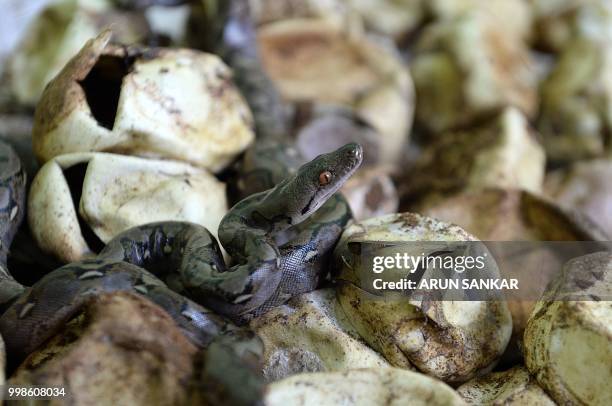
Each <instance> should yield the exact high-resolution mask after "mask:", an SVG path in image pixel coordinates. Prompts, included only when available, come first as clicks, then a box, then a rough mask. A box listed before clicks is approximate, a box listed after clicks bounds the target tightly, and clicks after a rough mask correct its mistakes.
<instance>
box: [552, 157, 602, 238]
mask: <svg viewBox="0 0 612 406" xmlns="http://www.w3.org/2000/svg"><path fill="white" fill-rule="evenodd" d="M610 179H612V161H610V160H604V159H599V160H592V161H580V162H576V163H574V164H573V165H572V166H571V167H569V168H566V169H558V170H556V171H553V172H550V173H549V174H547V175H546V181H545V183H544V192H545V194H546V195H547V196H548V197H550V199H551V200H554V201H555V202H557V203H558V204H560V205H561V206H564V207H568V208H571V209H575V210H578V211H580V212H582V213H585V214H586V215H587V216H589V217H590V218H591V219H592V220H593V221H594V222H596V223H597V224H599V225H600V226H601V228H602V229H603V230H604V231H605V232H606V234H608V235H610V236H612V184H611V183H610Z"/></svg>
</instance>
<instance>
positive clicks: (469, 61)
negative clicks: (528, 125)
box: [410, 13, 538, 136]
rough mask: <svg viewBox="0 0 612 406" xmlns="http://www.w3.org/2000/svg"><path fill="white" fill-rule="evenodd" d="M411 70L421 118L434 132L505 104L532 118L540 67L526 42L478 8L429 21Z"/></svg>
mask: <svg viewBox="0 0 612 406" xmlns="http://www.w3.org/2000/svg"><path fill="white" fill-rule="evenodd" d="M410 71H411V73H412V78H413V79H414V84H415V88H416V95H417V96H416V97H417V100H418V103H417V104H416V118H417V122H418V123H419V124H420V125H422V126H423V128H425V129H426V130H428V131H429V132H431V134H433V135H434V136H435V135H437V134H439V133H440V132H442V131H445V130H450V129H457V128H466V127H469V126H470V125H472V124H473V123H474V122H476V121H478V120H480V119H482V118H483V117H489V116H490V115H491V114H492V113H495V112H496V111H499V110H500V109H503V108H504V107H508V106H514V107H517V108H518V109H519V110H521V112H523V114H525V115H526V116H527V117H528V118H531V117H533V115H534V114H535V112H536V109H537V105H538V97H537V92H536V90H535V89H536V87H537V86H536V85H537V71H536V69H534V61H533V60H532V57H531V55H530V53H529V51H528V48H527V45H526V44H525V42H524V41H522V40H521V39H520V38H516V37H514V36H512V35H508V34H507V33H505V32H504V31H503V30H502V29H501V28H500V27H499V26H496V25H495V24H492V22H491V21H490V20H487V19H483V18H482V17H481V16H480V15H479V14H478V13H465V14H461V15H459V16H457V17H456V18H451V19H448V20H440V21H438V22H436V23H434V24H430V25H428V26H426V27H425V29H424V32H423V34H422V35H421V36H420V37H419V41H418V43H417V44H416V47H415V52H414V58H413V59H412V62H411V64H410Z"/></svg>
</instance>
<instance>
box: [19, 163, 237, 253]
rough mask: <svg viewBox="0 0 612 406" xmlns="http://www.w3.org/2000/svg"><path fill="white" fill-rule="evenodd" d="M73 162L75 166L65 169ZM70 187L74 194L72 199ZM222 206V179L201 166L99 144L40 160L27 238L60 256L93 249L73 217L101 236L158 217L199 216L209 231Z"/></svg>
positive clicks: (190, 218) (195, 218)
mask: <svg viewBox="0 0 612 406" xmlns="http://www.w3.org/2000/svg"><path fill="white" fill-rule="evenodd" d="M79 166H81V170H80V171H79V172H78V173H76V174H75V173H74V172H72V171H73V170H74V169H75V168H78V167H79ZM83 166H84V167H83ZM77 170H78V169H77ZM81 177H82V178H81ZM70 183H72V185H70ZM75 183H76V184H75ZM72 193H76V195H75V196H79V195H80V200H79V201H74V200H73V199H74V197H73V195H72ZM226 211H227V201H226V196H225V185H224V184H223V183H221V182H219V181H218V180H217V179H216V178H215V177H214V176H212V175H211V174H210V173H208V172H207V171H206V170H204V169H200V168H197V167H194V166H191V165H188V164H186V163H183V162H176V161H161V160H154V159H144V158H138V157H131V156H125V155H117V154H107V153H101V152H92V153H76V154H66V155H60V156H58V157H56V158H54V159H52V160H51V161H49V162H47V163H46V164H45V165H44V166H43V167H42V168H41V169H40V171H39V172H38V174H37V175H36V177H35V178H34V180H33V181H32V187H31V189H30V194H29V197H28V221H29V224H30V229H31V231H32V235H33V237H34V239H35V240H36V242H37V243H38V244H39V245H40V247H41V248H42V249H43V250H44V251H46V252H49V253H52V254H54V255H55V256H57V257H58V258H59V259H61V260H62V261H64V262H73V261H77V260H79V259H82V258H83V257H84V256H87V255H91V254H92V251H93V249H94V247H91V246H90V245H89V244H88V242H87V241H86V239H85V237H84V234H83V231H84V230H82V227H81V225H80V224H79V219H80V220H82V221H84V223H85V224H86V225H87V226H88V227H90V228H91V230H92V231H93V232H94V233H95V235H96V236H97V238H99V239H100V240H101V241H102V242H103V243H107V242H108V241H109V240H110V239H111V238H113V237H114V236H115V235H117V234H118V233H120V232H121V231H124V230H126V229H128V228H130V227H133V226H136V225H141V224H146V223H150V222H153V221H163V220H177V221H190V222H193V223H198V224H202V225H203V226H205V227H206V228H208V229H209V230H210V231H211V232H212V233H214V234H215V235H216V232H217V228H218V226H219V222H220V221H221V218H222V217H223V216H224V215H225V213H226Z"/></svg>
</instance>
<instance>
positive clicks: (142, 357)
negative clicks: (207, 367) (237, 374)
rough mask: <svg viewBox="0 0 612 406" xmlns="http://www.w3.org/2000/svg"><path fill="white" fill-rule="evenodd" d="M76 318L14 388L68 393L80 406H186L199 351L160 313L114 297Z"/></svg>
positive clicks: (30, 361)
mask: <svg viewBox="0 0 612 406" xmlns="http://www.w3.org/2000/svg"><path fill="white" fill-rule="evenodd" d="M79 310H80V311H79V312H78V313H77V315H76V316H75V317H74V318H73V319H72V320H71V321H69V322H68V323H67V324H66V326H65V327H64V328H63V330H62V331H60V332H59V333H58V334H57V335H56V336H54V337H53V338H51V339H50V340H48V341H47V342H46V343H45V345H44V346H43V347H41V348H39V349H37V350H36V351H35V352H33V353H32V354H30V356H29V357H28V358H27V359H26V360H25V361H24V362H23V363H22V364H21V366H20V367H19V368H18V369H17V370H16V371H15V373H14V374H13V376H12V377H11V379H10V380H9V382H10V384H11V385H17V386H26V385H27V386H33V385H40V386H54V387H60V386H61V387H65V388H66V391H70V397H71V402H73V403H74V404H79V405H95V404H109V405H110V404H126V405H143V406H144V405H147V406H149V405H170V404H188V403H189V402H188V400H189V397H190V389H191V388H190V387H189V385H188V382H189V381H190V379H192V378H193V376H194V375H195V373H194V366H193V363H194V358H195V356H196V353H197V348H196V347H195V346H194V345H193V344H192V343H191V342H190V341H189V340H188V339H187V338H186V337H185V336H184V334H183V333H182V332H181V330H180V329H179V328H178V326H177V325H176V323H175V321H174V320H173V319H172V318H171V317H170V316H169V315H168V314H167V313H166V312H165V311H164V310H163V309H161V308H160V307H158V306H157V305H156V304H154V303H153V302H151V301H150V300H149V299H147V298H144V297H142V296H140V295H136V294H133V293H128V292H116V293H110V294H108V293H107V294H102V295H99V296H96V297H94V298H93V299H92V300H90V301H88V302H87V303H85V304H84V306H83V307H82V308H81V309H79ZM51 403H52V404H53V402H51ZM59 403H61V402H59Z"/></svg>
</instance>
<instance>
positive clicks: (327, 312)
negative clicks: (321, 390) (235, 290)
mask: <svg viewBox="0 0 612 406" xmlns="http://www.w3.org/2000/svg"><path fill="white" fill-rule="evenodd" d="M250 327H251V329H252V330H253V331H255V333H256V334H257V335H258V336H259V337H260V338H261V339H262V341H263V343H264V348H265V352H264V361H263V373H264V376H265V377H266V379H268V380H269V381H276V380H279V379H282V378H285V377H287V376H290V375H295V374H298V373H302V372H332V371H346V370H349V369H356V368H380V367H385V366H388V363H387V362H386V361H385V359H384V358H383V357H382V356H381V355H379V354H378V353H377V352H375V351H374V350H372V349H371V348H370V347H368V346H367V345H366V344H365V343H364V342H363V340H362V339H361V338H360V337H359V335H358V334H357V332H356V331H355V330H354V328H353V327H352V326H351V324H350V323H349V321H348V320H347V318H346V316H345V315H344V311H343V310H342V308H341V307H340V303H338V301H337V299H336V293H335V292H334V290H333V289H320V290H315V291H313V292H310V293H306V294H303V295H301V296H297V297H295V298H293V299H292V300H290V301H289V302H288V303H287V304H284V305H282V306H279V307H276V308H274V309H272V310H271V311H269V312H268V313H266V314H264V315H263V316H260V317H259V318H257V319H255V320H254V321H252V322H251V324H250Z"/></svg>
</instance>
